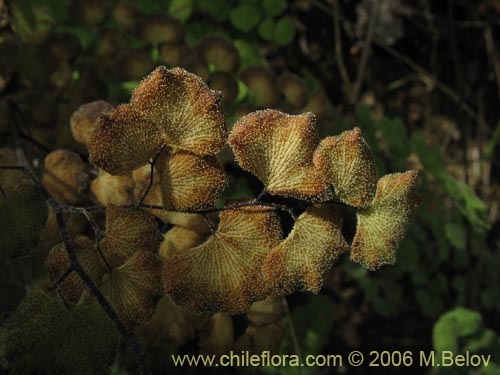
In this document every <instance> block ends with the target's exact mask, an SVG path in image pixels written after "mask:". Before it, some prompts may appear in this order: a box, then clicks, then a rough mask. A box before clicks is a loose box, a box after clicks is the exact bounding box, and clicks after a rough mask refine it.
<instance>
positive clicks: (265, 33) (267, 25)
mask: <svg viewBox="0 0 500 375" xmlns="http://www.w3.org/2000/svg"><path fill="white" fill-rule="evenodd" d="M259 35H260V36H261V37H262V39H265V40H268V41H270V40H273V37H274V21H273V19H272V18H266V19H265V20H264V21H262V22H261V23H260V25H259Z"/></svg>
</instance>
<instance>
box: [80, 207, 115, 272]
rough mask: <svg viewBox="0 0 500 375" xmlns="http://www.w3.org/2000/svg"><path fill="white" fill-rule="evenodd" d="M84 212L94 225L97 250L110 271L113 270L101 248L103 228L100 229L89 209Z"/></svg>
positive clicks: (91, 224)
mask: <svg viewBox="0 0 500 375" xmlns="http://www.w3.org/2000/svg"><path fill="white" fill-rule="evenodd" d="M83 214H84V215H85V217H86V218H87V221H88V222H89V223H90V226H91V227H92V230H93V231H94V241H95V247H96V249H97V252H98V253H99V255H100V257H101V259H102V260H103V262H104V264H105V265H106V267H107V268H108V270H109V271H111V270H112V268H111V266H110V264H109V263H108V261H107V259H106V257H105V256H104V253H103V252H102V250H101V244H100V242H101V230H100V229H99V226H98V225H97V223H96V222H95V220H94V218H93V217H92V215H91V214H90V212H88V211H84V212H83Z"/></svg>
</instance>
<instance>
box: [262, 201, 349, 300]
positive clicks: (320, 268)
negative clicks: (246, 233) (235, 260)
mask: <svg viewBox="0 0 500 375" xmlns="http://www.w3.org/2000/svg"><path fill="white" fill-rule="evenodd" d="M341 231H342V217H341V216H340V215H339V214H338V213H337V212H336V211H335V209H334V208H333V207H331V206H329V205H322V206H319V207H315V206H311V207H309V208H307V210H306V211H305V212H304V213H303V214H302V215H300V217H299V218H298V219H297V221H296V222H295V225H294V227H293V229H292V231H291V232H290V234H289V235H288V237H287V238H286V239H285V241H283V242H282V243H281V244H280V245H279V246H277V247H276V248H274V249H273V251H272V252H271V253H270V254H269V256H268V257H267V258H266V260H265V262H264V266H263V272H264V276H265V277H266V279H267V280H268V282H269V283H270V284H271V285H272V286H273V287H274V288H275V290H276V292H277V293H278V294H280V295H286V294H291V293H293V292H295V291H311V292H313V293H318V292H319V290H320V289H321V286H322V285H323V280H324V278H325V276H326V274H327V272H328V271H329V270H330V268H331V266H332V265H333V263H334V262H335V261H336V260H337V259H338V258H339V256H340V255H341V254H343V253H344V252H346V251H347V250H348V249H349V245H348V244H347V242H346V240H345V239H344V237H343V236H342V232H341Z"/></svg>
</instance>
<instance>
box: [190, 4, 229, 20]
mask: <svg viewBox="0 0 500 375" xmlns="http://www.w3.org/2000/svg"><path fill="white" fill-rule="evenodd" d="M196 4H197V5H198V7H199V10H201V11H202V12H204V13H207V14H209V15H210V16H211V17H212V18H213V19H215V20H216V21H219V22H221V21H224V20H225V19H227V18H228V17H229V14H230V13H231V8H230V7H228V6H227V2H226V0H198V2H197V3H196Z"/></svg>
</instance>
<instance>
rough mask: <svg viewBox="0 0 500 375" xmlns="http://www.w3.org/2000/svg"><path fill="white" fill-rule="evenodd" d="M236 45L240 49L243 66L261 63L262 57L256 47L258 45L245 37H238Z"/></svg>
mask: <svg viewBox="0 0 500 375" xmlns="http://www.w3.org/2000/svg"><path fill="white" fill-rule="evenodd" d="M234 45H235V46H236V48H237V49H238V53H239V55H240V58H241V68H245V67H247V66H250V65H261V64H262V59H261V58H260V55H259V53H258V51H257V49H256V47H255V46H254V45H252V44H250V43H248V42H247V41H245V40H243V39H236V40H235V41H234Z"/></svg>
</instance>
